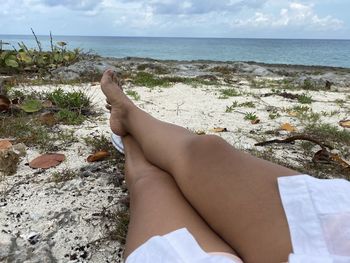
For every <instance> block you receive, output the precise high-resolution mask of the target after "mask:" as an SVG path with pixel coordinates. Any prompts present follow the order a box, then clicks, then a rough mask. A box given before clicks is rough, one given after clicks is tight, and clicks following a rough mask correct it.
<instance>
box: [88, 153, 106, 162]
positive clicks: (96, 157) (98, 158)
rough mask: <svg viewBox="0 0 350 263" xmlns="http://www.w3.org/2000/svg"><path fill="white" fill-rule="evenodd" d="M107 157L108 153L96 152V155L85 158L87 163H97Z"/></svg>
mask: <svg viewBox="0 0 350 263" xmlns="http://www.w3.org/2000/svg"><path fill="white" fill-rule="evenodd" d="M108 156H109V152H106V151H99V152H96V153H94V154H92V155H90V156H89V157H88V158H87V161H88V162H89V163H93V162H98V161H102V160H103V159H106V158H107V157H108Z"/></svg>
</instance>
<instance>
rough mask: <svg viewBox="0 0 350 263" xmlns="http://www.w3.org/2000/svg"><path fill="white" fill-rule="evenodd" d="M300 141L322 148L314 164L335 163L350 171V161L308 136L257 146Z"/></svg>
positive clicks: (314, 157)
mask: <svg viewBox="0 0 350 263" xmlns="http://www.w3.org/2000/svg"><path fill="white" fill-rule="evenodd" d="M298 140H299V141H309V142H312V143H315V144H317V145H319V146H320V147H321V150H319V151H317V152H316V153H315V154H314V156H313V158H312V161H313V162H314V163H323V164H331V163H335V164H337V165H339V166H340V167H342V168H343V169H346V170H348V171H350V163H349V162H348V161H346V160H344V159H342V158H341V157H340V156H339V155H338V154H335V153H332V152H331V151H330V150H333V147H332V146H330V145H327V144H324V143H322V142H320V141H318V140H317V139H315V138H312V137H310V136H308V135H302V134H301V135H295V136H291V137H289V138H286V139H283V140H279V139H275V140H270V141H265V142H260V143H256V144H255V146H265V145H268V144H272V143H292V142H294V141H298Z"/></svg>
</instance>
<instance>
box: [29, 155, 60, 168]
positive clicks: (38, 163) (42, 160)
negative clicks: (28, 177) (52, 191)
mask: <svg viewBox="0 0 350 263" xmlns="http://www.w3.org/2000/svg"><path fill="white" fill-rule="evenodd" d="M65 159H66V156H65V155H64V154H59V153H47V154H44V155H41V156H39V157H37V158H35V159H34V160H32V161H31V162H30V163H29V166H30V167H31V168H34V169H37V168H42V169H48V168H51V167H56V166H57V165H59V164H60V163H61V162H63V161H64V160H65Z"/></svg>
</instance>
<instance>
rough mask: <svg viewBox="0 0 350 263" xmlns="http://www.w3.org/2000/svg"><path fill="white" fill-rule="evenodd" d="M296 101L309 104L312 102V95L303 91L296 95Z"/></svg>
mask: <svg viewBox="0 0 350 263" xmlns="http://www.w3.org/2000/svg"><path fill="white" fill-rule="evenodd" d="M298 102H299V103H301V104H310V103H311V102H312V97H311V96H309V95H307V94H305V93H303V94H301V95H299V96H298Z"/></svg>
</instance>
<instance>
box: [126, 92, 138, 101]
mask: <svg viewBox="0 0 350 263" xmlns="http://www.w3.org/2000/svg"><path fill="white" fill-rule="evenodd" d="M126 94H127V95H129V96H130V97H132V98H133V99H134V100H140V98H141V96H140V94H138V93H137V91H135V90H127V91H126Z"/></svg>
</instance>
